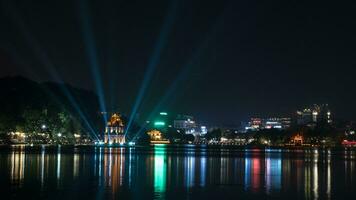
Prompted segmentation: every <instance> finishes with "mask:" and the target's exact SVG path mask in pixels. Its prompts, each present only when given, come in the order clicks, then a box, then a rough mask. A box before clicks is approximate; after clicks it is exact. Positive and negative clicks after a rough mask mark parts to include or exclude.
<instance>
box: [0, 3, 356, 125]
mask: <svg viewBox="0 0 356 200" xmlns="http://www.w3.org/2000/svg"><path fill="white" fill-rule="evenodd" d="M0 6H1V10H0V25H1V31H0V76H1V77H3V76H8V75H23V76H26V77H29V78H31V79H33V80H36V81H47V80H52V81H60V80H61V81H64V82H67V83H70V84H72V85H74V86H76V87H80V88H85V89H90V90H93V91H96V92H97V93H100V92H99V91H98V88H97V87H95V83H97V82H98V81H96V80H98V76H99V75H100V76H99V77H100V78H101V80H102V81H101V82H102V88H103V90H104V91H105V92H104V97H105V101H106V103H105V104H106V107H108V110H120V111H121V112H123V113H126V114H130V112H131V110H132V107H133V105H134V102H135V100H136V99H137V95H138V93H139V89H140V87H141V85H142V82H143V80H144V77H145V76H149V75H151V76H149V77H150V78H146V80H148V81H147V84H148V85H147V87H146V88H145V90H144V93H143V99H142V103H141V104H140V106H139V107H138V113H140V114H141V115H140V116H145V115H147V114H148V113H150V112H151V111H152V110H153V109H154V108H155V106H156V105H157V104H159V103H160V102H162V103H161V104H160V105H162V107H161V109H164V110H167V111H168V112H177V113H183V114H191V115H193V116H195V117H196V118H197V119H198V120H200V121H203V122H207V123H209V124H214V125H233V124H239V123H240V121H241V120H245V119H247V118H248V117H250V116H274V115H288V114H291V113H293V112H295V110H296V109H298V108H301V107H304V106H306V105H310V104H313V103H329V104H330V106H331V108H332V111H333V113H334V115H335V116H336V117H337V118H344V119H356V105H355V98H356V89H355V86H356V84H355V81H354V77H355V74H356V68H355V67H356V28H355V27H356V14H355V10H356V6H355V4H351V3H350V4H346V3H343V2H339V1H332V2H331V1H330V2H328V1H300V0H298V1H285V0H282V1H264V2H262V1H261V2H255V1H237V0H231V1H216V0H211V1H210V0H202V1H192V0H176V1H173V0H172V1H170V0H162V1H156V0H153V1H146V0H144V1H138V0H126V1H119V0H117V1H103V0H100V1H84V0H83V1H79V0H78V1H76V0H58V1H48V0H43V1H41V0H36V1H28V0H23V1H14V0H13V1H4V0H2V1H1V5H0ZM95 63H97V64H95ZM150 63H151V64H150ZM92 67H96V69H97V72H96V73H94V74H95V75H93V73H92V72H93V70H92ZM150 70H151V72H149V71H150ZM94 72H95V70H94ZM98 72H99V73H98ZM95 77H96V78H95ZM162 99H163V100H164V101H162Z"/></svg>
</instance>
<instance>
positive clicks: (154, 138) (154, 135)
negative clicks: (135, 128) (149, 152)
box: [147, 129, 170, 144]
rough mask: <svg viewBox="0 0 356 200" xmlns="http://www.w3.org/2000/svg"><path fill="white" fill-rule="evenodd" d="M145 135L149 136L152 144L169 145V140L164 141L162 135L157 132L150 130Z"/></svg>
mask: <svg viewBox="0 0 356 200" xmlns="http://www.w3.org/2000/svg"><path fill="white" fill-rule="evenodd" d="M147 135H149V136H150V142H151V143H152V144H169V143H170V142H169V140H167V139H164V138H163V136H162V133H161V132H160V131H159V130H156V129H154V130H151V131H148V132H147Z"/></svg>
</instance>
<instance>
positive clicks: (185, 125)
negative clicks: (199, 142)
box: [173, 115, 197, 134]
mask: <svg viewBox="0 0 356 200" xmlns="http://www.w3.org/2000/svg"><path fill="white" fill-rule="evenodd" d="M173 126H174V128H176V129H183V130H184V131H185V133H186V134H193V133H195V129H196V128H197V125H196V122H195V121H194V119H193V117H192V116H188V115H178V116H177V118H176V119H175V120H174V125H173Z"/></svg>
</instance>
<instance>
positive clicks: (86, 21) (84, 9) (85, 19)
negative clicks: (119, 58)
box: [79, 0, 107, 124]
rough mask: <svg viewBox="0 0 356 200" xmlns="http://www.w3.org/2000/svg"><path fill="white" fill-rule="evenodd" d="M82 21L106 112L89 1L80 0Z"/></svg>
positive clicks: (90, 58) (89, 57)
mask: <svg viewBox="0 0 356 200" xmlns="http://www.w3.org/2000/svg"><path fill="white" fill-rule="evenodd" d="M79 13H80V15H79V16H80V22H81V25H82V35H83V37H84V45H85V47H86V48H85V52H86V55H87V57H88V59H89V61H90V62H89V64H90V69H91V73H92V76H93V78H94V82H95V90H96V92H97V94H98V97H99V104H100V109H101V111H102V112H106V106H105V94H104V90H103V85H102V80H101V73H100V70H99V61H98V57H97V51H96V46H95V41H94V34H93V31H92V29H91V24H90V17H89V14H90V13H89V8H88V5H87V1H85V0H80V2H79ZM103 118H104V124H105V123H106V122H107V117H106V115H104V117H103Z"/></svg>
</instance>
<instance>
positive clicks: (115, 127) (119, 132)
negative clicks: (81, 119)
mask: <svg viewBox="0 0 356 200" xmlns="http://www.w3.org/2000/svg"><path fill="white" fill-rule="evenodd" d="M104 143H105V144H124V143H125V134H124V123H123V121H122V119H121V116H120V115H119V114H113V115H112V116H111V118H110V120H109V121H108V123H107V126H106V127H105V135H104Z"/></svg>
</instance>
